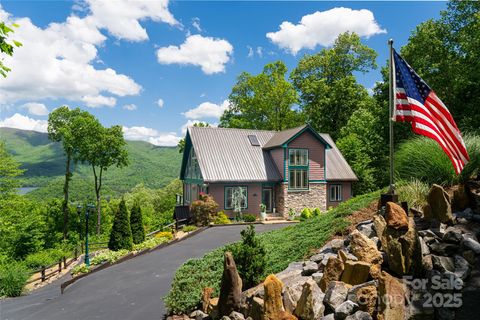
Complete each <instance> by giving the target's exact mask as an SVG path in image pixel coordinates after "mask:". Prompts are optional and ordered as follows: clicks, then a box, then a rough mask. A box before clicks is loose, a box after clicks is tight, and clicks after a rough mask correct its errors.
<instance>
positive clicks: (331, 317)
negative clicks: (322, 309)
mask: <svg viewBox="0 0 480 320" xmlns="http://www.w3.org/2000/svg"><path fill="white" fill-rule="evenodd" d="M322 320H335V313H330V314H327V315H326V316H324V317H323V318H322Z"/></svg>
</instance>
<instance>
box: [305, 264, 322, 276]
mask: <svg viewBox="0 0 480 320" xmlns="http://www.w3.org/2000/svg"><path fill="white" fill-rule="evenodd" d="M317 271H318V264H317V263H316V262H313V261H306V262H305V263H304V265H303V270H302V276H310V275H312V274H314V273H315V272H317Z"/></svg>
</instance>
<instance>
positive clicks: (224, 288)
mask: <svg viewBox="0 0 480 320" xmlns="http://www.w3.org/2000/svg"><path fill="white" fill-rule="evenodd" d="M241 296H242V279H241V278H240V276H239V275H238V271H237V266H236V265H235V261H234V260H233V256H232V253H231V252H225V255H224V261H223V275H222V282H221V285H220V297H219V300H218V312H219V316H228V315H229V314H230V313H232V311H239V310H240V305H241Z"/></svg>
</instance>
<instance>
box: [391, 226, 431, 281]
mask: <svg viewBox="0 0 480 320" xmlns="http://www.w3.org/2000/svg"><path fill="white" fill-rule="evenodd" d="M408 221H409V223H408V229H407V230H397V229H394V228H390V227H387V228H385V230H384V232H383V239H384V241H385V243H382V247H383V248H384V250H385V253H386V254H387V260H388V266H389V268H390V270H391V271H393V272H394V273H395V274H397V275H400V276H402V275H405V274H419V273H421V271H422V252H421V247H420V242H419V239H418V234H417V230H416V228H415V222H414V221H413V218H408Z"/></svg>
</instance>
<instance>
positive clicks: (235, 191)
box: [224, 187, 248, 210]
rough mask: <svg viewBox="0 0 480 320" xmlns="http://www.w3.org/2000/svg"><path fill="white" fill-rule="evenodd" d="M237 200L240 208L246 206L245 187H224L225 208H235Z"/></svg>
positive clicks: (246, 194)
mask: <svg viewBox="0 0 480 320" xmlns="http://www.w3.org/2000/svg"><path fill="white" fill-rule="evenodd" d="M237 201H238V202H239V204H240V207H241V208H242V209H247V207H248V191H247V187H225V205H224V207H225V209H227V210H229V209H235V204H236V203H237Z"/></svg>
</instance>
